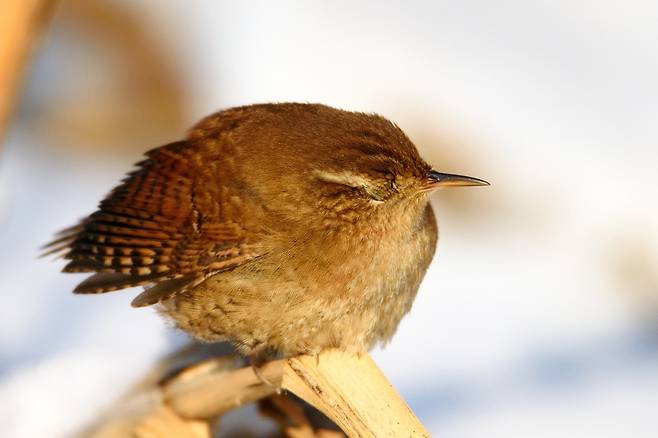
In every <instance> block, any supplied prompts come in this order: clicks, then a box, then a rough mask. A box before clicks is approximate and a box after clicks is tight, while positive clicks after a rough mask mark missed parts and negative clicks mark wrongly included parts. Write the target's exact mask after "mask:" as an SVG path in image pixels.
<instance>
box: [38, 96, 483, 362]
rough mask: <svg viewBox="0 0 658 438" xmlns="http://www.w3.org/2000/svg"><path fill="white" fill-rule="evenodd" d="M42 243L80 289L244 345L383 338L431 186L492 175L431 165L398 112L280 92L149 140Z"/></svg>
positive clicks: (433, 229) (405, 290) (309, 348)
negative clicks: (132, 290) (174, 137)
mask: <svg viewBox="0 0 658 438" xmlns="http://www.w3.org/2000/svg"><path fill="white" fill-rule="evenodd" d="M145 155H146V158H145V159H144V160H143V161H141V162H139V163H137V165H136V169H135V170H133V171H132V172H130V173H128V175H127V176H126V177H125V178H124V179H123V181H122V182H121V183H120V184H119V185H118V186H117V187H116V188H115V189H114V190H112V191H111V192H110V194H109V195H108V196H107V197H106V198H105V199H104V200H103V201H102V202H101V203H100V205H99V207H98V210H97V211H96V212H95V213H93V214H91V215H90V216H88V217H87V218H85V219H84V220H82V221H81V222H80V223H79V224H78V225H76V226H74V227H71V228H69V229H67V230H64V231H63V232H61V233H60V234H59V235H58V236H57V238H56V240H55V241H54V242H52V243H51V244H49V246H48V247H47V250H48V252H49V253H56V252H63V254H64V258H66V259H68V264H67V265H66V267H65V268H64V272H91V273H93V275H91V276H90V277H88V278H87V279H86V280H84V281H83V282H82V283H80V284H79V285H78V286H77V287H76V289H75V291H74V292H76V293H81V294H92V293H102V292H109V291H114V290H118V289H124V288H129V287H133V286H144V287H145V289H144V291H143V292H142V293H141V294H140V295H138V296H137V297H136V298H135V299H134V300H133V302H132V304H133V306H135V307H141V306H148V305H153V304H158V307H159V309H160V311H161V312H162V313H163V314H164V315H166V316H167V317H168V318H170V319H172V320H173V321H174V322H175V324H176V325H177V326H178V327H179V328H181V329H182V330H184V331H185V332H187V333H188V334H190V335H191V336H193V337H194V338H196V339H198V340H201V341H207V342H217V341H225V340H228V341H230V342H231V343H232V344H233V345H234V346H235V347H236V348H237V349H238V350H239V351H240V352H241V353H243V354H245V355H249V356H251V357H252V358H253V357H255V358H258V357H273V356H280V357H287V356H292V355H297V354H302V353H307V354H317V353H318V352H320V351H321V350H322V349H325V348H331V347H335V348H339V349H342V350H346V351H353V352H363V351H368V350H369V349H371V348H372V347H373V346H375V345H377V344H381V343H385V342H386V341H388V340H389V339H390V338H391V336H393V334H394V333H395V331H396V329H397V327H398V323H399V322H400V320H401V318H402V317H403V316H404V315H405V314H406V313H407V312H409V310H410V309H411V306H412V303H413V301H414V298H415V296H416V293H417V291H418V287H419V285H420V283H421V280H422V278H423V276H424V275H425V271H426V270H427V267H428V266H429V264H430V261H431V259H432V256H433V255H434V251H435V247H436V242H437V225H436V221H435V218H434V213H433V211H432V207H431V205H430V203H429V197H430V193H432V192H433V191H434V190H436V189H438V188H440V187H446V186H472V185H488V183H487V182H485V181H483V180H480V179H477V178H472V177H466V176H461V175H451V174H445V173H440V172H437V171H435V170H433V169H432V168H431V167H430V166H429V165H428V164H427V163H426V162H425V161H423V159H422V158H421V157H420V155H419V154H418V151H417V150H416V147H415V146H414V145H413V143H412V142H411V141H410V140H409V138H407V136H406V135H405V134H404V133H403V132H402V130H401V129H400V128H398V127H397V126H396V125H395V124H393V123H392V122H390V121H388V120H386V119H385V118H383V117H381V116H378V115H374V114H365V113H359V112H347V111H342V110H338V109H334V108H331V107H328V106H325V105H318V104H300V103H281V104H260V105H251V106H244V107H239V108H232V109H228V110H225V111H221V112H218V113H216V114H213V115H211V116H208V117H206V118H205V119H203V120H202V121H201V122H199V123H198V124H197V125H196V126H194V127H193V128H192V129H191V130H190V131H189V133H188V135H187V137H186V138H185V139H184V140H182V141H177V142H174V143H170V144H167V145H165V146H162V147H159V148H156V149H153V150H150V151H149V152H147V153H146V154H145Z"/></svg>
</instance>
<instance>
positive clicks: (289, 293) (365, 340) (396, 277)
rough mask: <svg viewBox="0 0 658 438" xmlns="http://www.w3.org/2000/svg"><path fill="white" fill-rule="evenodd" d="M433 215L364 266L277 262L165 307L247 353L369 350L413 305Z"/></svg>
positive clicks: (213, 282)
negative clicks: (315, 267) (299, 266)
mask: <svg viewBox="0 0 658 438" xmlns="http://www.w3.org/2000/svg"><path fill="white" fill-rule="evenodd" d="M429 219H431V220H432V223H431V224H428V226H424V227H421V228H420V230H419V231H420V232H418V233H416V234H415V235H414V236H413V238H411V239H409V240H408V241H405V242H402V243H400V242H396V243H395V248H394V250H393V249H391V248H386V247H385V246H386V245H384V247H383V248H381V249H382V250H380V251H377V252H375V253H373V256H372V257H371V258H369V259H368V263H366V264H364V265H361V266H350V264H349V260H347V259H346V260H345V261H344V262H343V263H340V264H336V265H335V266H336V268H335V270H331V269H328V270H325V271H322V272H317V271H316V272H315V273H314V272H313V271H311V270H306V271H303V272H305V275H300V274H299V273H298V272H299V271H298V270H296V269H291V270H287V271H286V270H282V269H281V268H280V266H281V265H280V264H277V266H279V268H278V269H277V271H276V272H277V275H276V276H274V275H272V272H267V271H265V272H263V270H262V269H259V271H251V270H249V269H246V268H245V269H242V268H241V269H237V270H234V271H231V272H225V273H221V274H218V275H215V276H213V277H211V278H209V279H208V280H206V281H205V282H204V283H202V284H200V285H199V286H197V287H196V288H194V289H193V290H190V291H188V292H186V293H183V294H180V295H178V296H176V297H174V298H172V299H170V300H168V301H165V302H163V303H162V304H163V309H162V310H163V313H165V314H166V315H168V316H169V317H170V318H172V319H173V320H174V321H175V323H176V324H177V325H178V326H179V327H180V328H181V329H183V330H184V331H186V332H188V333H189V334H191V335H192V336H193V337H195V338H197V339H199V340H202V341H206V342H217V341H223V340H228V341H231V342H232V343H233V344H234V345H236V347H238V348H239V349H240V350H241V351H242V352H243V353H244V354H266V355H275V354H278V355H282V356H291V355H297V354H303V353H308V354H315V353H318V352H319V351H321V350H322V349H324V348H329V347H335V348H340V349H342V350H346V351H367V350H369V349H371V348H372V347H373V346H374V345H376V344H377V343H384V342H386V341H388V339H390V337H391V336H392V335H393V334H394V333H395V331H396V329H397V326H398V324H399V322H400V320H401V319H402V317H403V316H404V315H405V314H406V313H407V312H408V311H409V310H410V308H411V305H412V303H413V300H414V298H415V296H416V292H417V290H418V287H419V285H420V282H421V280H422V277H423V275H424V273H425V271H426V269H427V266H428V265H429V262H430V261H431V257H432V255H433V253H434V246H435V243H436V228H435V227H434V222H433V217H431V218H429ZM430 225H431V226H430ZM378 245H379V246H381V242H380V243H379V244H378ZM261 268H262V266H261Z"/></svg>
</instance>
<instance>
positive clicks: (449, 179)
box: [427, 170, 490, 190]
mask: <svg viewBox="0 0 658 438" xmlns="http://www.w3.org/2000/svg"><path fill="white" fill-rule="evenodd" d="M427 181H428V184H427V189H428V190H434V189H438V188H439V187H464V186H488V185H490V184H489V183H488V182H486V181H485V180H483V179H479V178H473V177H472V176H464V175H453V174H451V173H441V172H437V171H436V170H430V171H429V172H427Z"/></svg>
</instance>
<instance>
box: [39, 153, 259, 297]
mask: <svg viewBox="0 0 658 438" xmlns="http://www.w3.org/2000/svg"><path fill="white" fill-rule="evenodd" d="M146 156H147V158H146V159H145V160H143V161H141V162H140V163H138V164H137V169H136V170H135V171H133V172H131V173H129V174H128V175H127V177H126V178H125V179H124V180H123V181H122V183H121V184H120V185H119V186H118V187H116V188H115V189H114V190H113V191H112V192H111V193H110V194H109V195H108V196H107V197H106V198H105V199H104V200H103V201H102V202H101V203H100V205H99V209H98V210H97V211H96V212H95V213H93V214H91V215H90V216H89V217H87V218H85V219H83V220H82V221H81V222H80V223H79V224H78V225H76V226H73V227H71V228H68V229H66V230H63V231H62V232H61V233H60V234H58V235H57V236H56V238H55V240H54V241H53V242H51V243H50V244H48V245H46V247H45V250H46V252H47V253H57V252H63V253H64V258H65V259H68V260H70V261H69V263H68V264H67V265H66V266H65V267H64V269H63V271H64V272H94V273H95V274H94V275H92V276H90V277H89V278H87V279H86V280H84V281H83V282H82V283H80V284H79V285H78V286H77V287H76V289H75V291H74V292H76V293H101V292H109V291H113V290H118V289H123V288H127V287H132V286H137V285H144V284H151V285H153V286H152V287H151V288H150V289H147V290H146V291H145V292H144V293H143V294H142V295H140V296H139V297H137V299H136V300H135V301H134V302H133V305H135V306H144V305H149V304H154V303H156V302H158V301H161V300H163V299H165V298H168V297H170V296H172V295H173V294H175V293H177V292H180V291H182V290H185V289H186V288H189V287H190V286H192V285H195V284H198V283H200V282H201V281H203V279H204V278H206V277H207V276H208V275H210V274H212V273H215V272H219V271H223V270H227V269H231V268H234V267H236V266H238V265H241V264H243V263H245V262H247V261H248V260H250V259H252V258H253V257H255V256H256V255H257V254H255V253H254V249H253V246H252V245H250V242H249V238H248V235H247V233H246V232H245V230H243V229H242V227H241V226H240V224H239V223H237V222H236V221H229V220H227V219H224V220H223V221H222V220H220V218H219V216H220V215H218V214H217V213H218V212H217V209H218V207H217V205H215V204H213V196H212V190H213V189H212V184H208V183H212V181H205V180H204V179H203V177H204V172H205V170H204V168H203V166H201V165H200V164H202V163H200V162H199V159H198V157H197V156H195V155H194V153H193V149H192V148H191V147H188V146H187V145H186V143H185V142H177V143H172V144H169V145H166V146H162V147H160V148H157V149H153V150H152V151H149V152H147V153H146ZM206 176H207V175H206ZM202 182H205V184H202ZM209 190H210V192H209ZM224 216H225V215H224Z"/></svg>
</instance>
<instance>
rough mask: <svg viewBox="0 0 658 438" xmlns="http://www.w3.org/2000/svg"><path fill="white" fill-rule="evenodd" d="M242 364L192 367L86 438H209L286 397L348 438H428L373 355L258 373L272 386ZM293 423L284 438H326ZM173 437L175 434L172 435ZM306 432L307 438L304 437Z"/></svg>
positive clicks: (281, 363) (277, 364) (285, 363)
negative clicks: (220, 425) (250, 410)
mask: <svg viewBox="0 0 658 438" xmlns="http://www.w3.org/2000/svg"><path fill="white" fill-rule="evenodd" d="M237 363H238V362H237V359H236V357H235V356H229V357H220V358H214V359H211V360H207V361H204V362H201V363H197V364H194V365H192V366H188V367H186V368H185V369H184V370H183V371H182V372H180V373H178V374H176V375H175V376H174V377H172V378H170V379H168V380H165V381H163V382H160V384H159V385H157V386H156V387H151V388H150V389H148V390H144V388H142V389H141V391H138V392H136V393H134V394H133V395H132V400H133V401H131V400H126V401H124V402H122V403H121V404H120V408H119V409H118V411H122V412H123V413H122V414H121V413H120V414H119V415H116V414H112V413H111V415H110V416H109V417H107V418H106V419H105V420H104V421H103V422H102V423H101V424H100V425H97V426H96V427H94V428H93V429H92V430H90V431H86V435H84V436H91V437H94V438H109V437H115V436H126V435H118V434H108V433H107V432H108V431H116V430H117V427H109V425H111V424H113V423H114V424H122V425H123V428H122V429H121V430H122V431H123V432H127V431H131V433H132V434H136V435H137V436H139V437H140V438H154V437H158V438H166V437H174V436H176V437H180V436H189V437H199V438H201V437H210V436H211V435H210V434H211V427H210V424H214V422H216V421H221V420H218V417H220V416H221V415H222V414H224V413H226V412H228V411H230V410H232V409H236V408H238V407H240V406H243V405H244V404H246V403H250V402H254V401H257V400H261V399H264V398H266V397H277V396H276V393H277V392H279V391H281V390H283V391H289V392H291V393H293V394H295V395H297V396H298V397H299V398H301V399H302V400H304V401H306V402H307V403H309V404H310V405H312V406H314V407H315V408H317V409H318V410H319V411H321V412H323V413H324V414H325V415H326V416H327V417H328V418H330V419H331V420H332V421H333V422H334V423H336V424H337V425H338V426H339V427H340V428H341V429H342V430H343V431H344V432H345V433H346V434H347V435H348V436H350V437H377V438H383V437H428V436H429V433H428V432H427V430H426V429H425V428H424V427H423V425H422V424H421V423H420V421H419V420H418V418H417V417H416V416H415V415H414V413H413V412H412V411H411V409H409V407H408V406H407V404H406V403H405V402H404V400H403V399H402V398H401V397H400V395H399V394H398V393H397V392H396V391H395V389H394V388H393V386H392V385H391V384H390V382H389V381H388V380H387V379H386V377H385V376H384V375H383V374H382V372H381V371H380V370H379V368H377V365H376V364H375V363H374V361H373V360H372V359H371V358H370V356H369V355H368V354H362V355H360V356H357V355H353V354H349V353H344V352H341V351H338V350H326V351H324V352H322V353H321V354H320V355H319V356H317V357H316V356H298V357H293V358H289V359H281V360H276V361H272V362H269V363H267V364H265V365H264V366H263V367H261V368H260V374H261V375H262V377H263V378H264V379H265V380H267V381H268V382H270V383H271V385H269V384H266V383H264V382H263V381H262V380H261V379H259V378H258V377H257V376H256V374H255V373H254V370H253V369H252V368H251V367H242V368H236V367H237V366H238V365H237ZM145 394H149V395H148V396H147V397H146V396H145ZM140 398H141V400H142V401H141V407H138V408H136V407H135V406H134V400H135V399H140ZM145 400H146V401H145ZM131 403H132V404H133V405H132V407H130V406H131ZM116 411H117V410H115V412H116ZM126 411H128V412H126ZM136 412H138V413H137V414H136ZM288 412H292V411H290V410H288ZM126 415H128V416H129V418H128V419H126V418H127V417H126ZM296 423H297V425H298V427H297V426H296V427H290V428H288V430H289V431H288V432H285V433H286V436H309V437H318V436H329V435H325V434H326V433H328V432H327V431H326V430H324V431H322V432H320V431H318V432H314V433H311V432H309V428H308V425H307V424H301V423H300V422H299V421H297V422H296ZM174 430H175V431H176V433H175V434H173V432H172V433H169V432H168V431H174ZM182 430H186V431H187V432H186V434H183V432H182ZM302 430H304V431H306V432H304V433H303V434H302V432H301V431H302ZM101 431H104V432H106V433H100V432H101ZM293 431H295V432H294V433H293ZM204 434H205V435H204ZM333 436H335V435H333Z"/></svg>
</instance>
